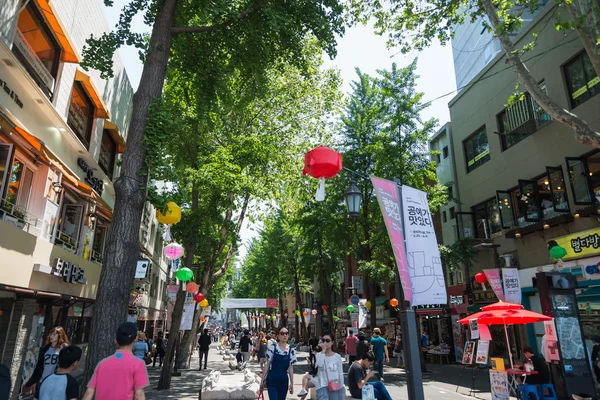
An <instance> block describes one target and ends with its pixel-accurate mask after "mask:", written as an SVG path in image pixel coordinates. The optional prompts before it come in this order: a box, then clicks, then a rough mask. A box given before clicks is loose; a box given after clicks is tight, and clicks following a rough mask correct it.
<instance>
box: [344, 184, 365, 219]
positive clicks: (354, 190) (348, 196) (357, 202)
mask: <svg viewBox="0 0 600 400" xmlns="http://www.w3.org/2000/svg"><path fill="white" fill-rule="evenodd" d="M344 200H345V201H346V207H347V209H348V215H349V216H350V217H352V218H356V217H358V215H359V213H360V206H361V204H362V193H361V192H360V190H359V189H358V186H356V180H355V179H354V174H352V178H351V179H350V187H349V188H348V190H346V193H344Z"/></svg>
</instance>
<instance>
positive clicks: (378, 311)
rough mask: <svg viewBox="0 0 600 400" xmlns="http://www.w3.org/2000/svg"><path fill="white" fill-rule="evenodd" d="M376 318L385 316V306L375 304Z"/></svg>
mask: <svg viewBox="0 0 600 400" xmlns="http://www.w3.org/2000/svg"><path fill="white" fill-rule="evenodd" d="M375 318H377V319H383V318H385V306H375Z"/></svg>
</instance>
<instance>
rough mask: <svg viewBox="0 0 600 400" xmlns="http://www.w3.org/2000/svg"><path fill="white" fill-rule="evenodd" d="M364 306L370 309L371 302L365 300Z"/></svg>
mask: <svg viewBox="0 0 600 400" xmlns="http://www.w3.org/2000/svg"><path fill="white" fill-rule="evenodd" d="M365 307H366V308H367V309H369V310H370V309H371V302H370V301H368V300H367V302H366V303H365Z"/></svg>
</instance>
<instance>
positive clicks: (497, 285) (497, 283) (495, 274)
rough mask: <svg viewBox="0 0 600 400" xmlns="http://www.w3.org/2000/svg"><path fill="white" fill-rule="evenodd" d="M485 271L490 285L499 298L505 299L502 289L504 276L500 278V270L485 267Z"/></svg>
mask: <svg viewBox="0 0 600 400" xmlns="http://www.w3.org/2000/svg"><path fill="white" fill-rule="evenodd" d="M483 273H484V274H485V277H486V278H487V280H488V282H489V283H490V286H491V287H492V290H493V291H494V293H496V297H498V299H499V300H501V301H504V291H503V290H502V278H500V271H499V270H497V269H484V270H483Z"/></svg>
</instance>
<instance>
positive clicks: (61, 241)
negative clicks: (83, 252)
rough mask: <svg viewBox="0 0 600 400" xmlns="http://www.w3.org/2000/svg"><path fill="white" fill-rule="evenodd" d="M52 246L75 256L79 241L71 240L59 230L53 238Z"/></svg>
mask: <svg viewBox="0 0 600 400" xmlns="http://www.w3.org/2000/svg"><path fill="white" fill-rule="evenodd" d="M54 244H55V245H56V246H60V247H62V248H63V249H65V250H67V251H70V252H71V253H73V254H77V250H78V249H79V241H77V240H76V239H73V238H72V237H71V236H69V235H67V234H66V233H64V232H62V231H59V230H57V231H56V236H55V237H54Z"/></svg>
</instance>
